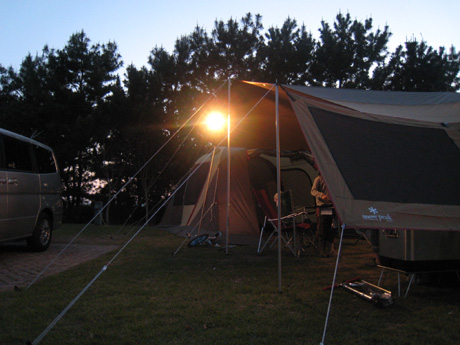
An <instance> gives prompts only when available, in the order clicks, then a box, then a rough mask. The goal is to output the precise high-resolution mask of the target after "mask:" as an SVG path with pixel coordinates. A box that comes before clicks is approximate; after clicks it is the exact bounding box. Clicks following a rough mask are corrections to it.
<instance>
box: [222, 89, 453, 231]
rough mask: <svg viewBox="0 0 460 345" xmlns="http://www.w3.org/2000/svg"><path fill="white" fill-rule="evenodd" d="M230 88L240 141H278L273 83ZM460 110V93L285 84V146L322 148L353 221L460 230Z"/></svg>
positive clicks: (345, 214) (316, 151)
mask: <svg viewBox="0 0 460 345" xmlns="http://www.w3.org/2000/svg"><path fill="white" fill-rule="evenodd" d="M231 92H232V93H231V95H232V97H231V103H232V109H231V118H232V120H231V127H232V128H234V130H233V131H232V138H231V140H232V145H234V146H240V147H253V148H265V149H274V148H275V129H276V127H275V111H276V108H275V92H274V88H273V85H272V84H261V83H244V82H236V83H234V84H233V87H232V91H231ZM459 109H460V95H459V94H456V93H405V92H386V91H385V92H384V91H364V90H343V89H323V88H308V87H291V86H287V85H285V86H282V87H280V88H279V114H280V123H279V129H280V145H281V149H282V150H302V149H308V150H310V151H311V152H312V153H313V156H314V157H315V160H316V162H317V164H318V166H319V169H320V170H321V172H322V174H323V176H324V179H325V181H326V184H327V185H328V188H329V190H330V194H331V195H332V198H333V201H334V204H335V207H336V209H337V213H338V215H339V217H340V219H341V221H342V222H343V223H345V224H346V225H347V227H359V228H399V229H426V230H460V192H459V191H460V131H459V128H460V127H459V124H460V111H459ZM245 116H246V117H245ZM237 123H239V125H238V126H237V127H235V126H236V124H237Z"/></svg>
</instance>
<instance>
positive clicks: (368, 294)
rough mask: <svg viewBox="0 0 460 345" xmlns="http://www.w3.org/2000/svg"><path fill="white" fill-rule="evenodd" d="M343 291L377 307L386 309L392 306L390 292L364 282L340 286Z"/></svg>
mask: <svg viewBox="0 0 460 345" xmlns="http://www.w3.org/2000/svg"><path fill="white" fill-rule="evenodd" d="M340 286H341V287H343V288H344V289H345V290H347V291H350V292H351V293H353V294H355V295H357V296H359V297H362V298H364V299H365V300H366V301H369V302H372V303H374V304H375V305H376V306H377V307H381V308H383V307H388V306H390V305H392V304H393V299H392V297H391V291H388V290H385V289H382V288H381V287H379V286H376V285H374V284H371V283H369V282H367V281H365V280H357V281H351V282H345V283H343V284H340Z"/></svg>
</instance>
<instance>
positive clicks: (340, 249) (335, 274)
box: [320, 224, 345, 345]
mask: <svg viewBox="0 0 460 345" xmlns="http://www.w3.org/2000/svg"><path fill="white" fill-rule="evenodd" d="M344 232H345V224H342V233H341V234H340V243H339V252H338V253H337V259H336V262H335V270H334V278H333V279H332V287H331V295H330V296H329V305H328V306H327V314H326V321H325V324H324V330H323V338H322V340H321V343H320V345H324V340H325V338H326V331H327V325H328V322H329V314H330V312H331V305H332V296H333V295H334V287H335V282H336V278H337V269H338V267H339V260H340V254H341V253H342V240H343V233H344Z"/></svg>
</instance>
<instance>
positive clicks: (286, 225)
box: [253, 189, 310, 256]
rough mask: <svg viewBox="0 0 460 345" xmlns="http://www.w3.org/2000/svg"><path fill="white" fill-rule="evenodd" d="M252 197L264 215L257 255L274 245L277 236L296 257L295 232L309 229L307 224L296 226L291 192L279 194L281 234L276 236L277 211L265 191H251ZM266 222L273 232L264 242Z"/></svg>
mask: <svg viewBox="0 0 460 345" xmlns="http://www.w3.org/2000/svg"><path fill="white" fill-rule="evenodd" d="M253 192H254V196H255V198H256V200H257V204H258V205H259V207H260V209H261V210H262V212H263V214H264V216H265V217H264V223H263V225H262V228H261V230H260V237H259V245H258V248H257V253H261V252H262V251H263V250H264V249H265V248H266V247H267V245H269V246H271V245H273V244H274V243H275V240H276V238H277V236H278V235H280V236H281V241H282V242H283V245H284V246H286V247H287V248H289V250H290V251H291V252H292V253H293V254H294V255H295V256H297V255H298V248H297V241H296V235H297V234H296V231H297V230H298V229H300V228H303V229H306V228H309V227H310V224H308V223H302V224H296V221H295V218H296V217H297V216H299V214H296V213H292V204H293V203H292V194H291V191H290V190H288V191H285V192H282V193H281V198H279V200H280V202H281V209H282V212H281V215H282V217H281V223H280V224H281V234H278V211H277V209H276V208H275V207H274V205H273V204H272V203H271V202H270V200H269V198H268V196H267V193H266V191H265V190H263V189H261V190H256V189H253ZM267 222H268V223H270V224H272V225H273V227H274V230H273V232H272V233H271V234H270V236H269V237H268V238H267V240H265V241H264V238H263V237H264V232H265V229H266V226H267Z"/></svg>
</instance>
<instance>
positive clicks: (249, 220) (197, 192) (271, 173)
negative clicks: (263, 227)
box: [159, 147, 316, 244]
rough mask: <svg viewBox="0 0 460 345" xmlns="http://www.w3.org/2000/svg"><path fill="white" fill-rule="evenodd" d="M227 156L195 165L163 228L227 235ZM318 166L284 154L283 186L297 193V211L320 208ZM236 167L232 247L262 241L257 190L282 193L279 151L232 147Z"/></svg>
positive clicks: (219, 153)
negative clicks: (314, 184)
mask: <svg viewBox="0 0 460 345" xmlns="http://www.w3.org/2000/svg"><path fill="white" fill-rule="evenodd" d="M227 153H228V150H227V148H226V147H218V148H216V149H215V151H213V152H211V153H209V154H206V155H204V156H202V157H200V158H199V159H198V160H197V161H196V162H195V165H194V168H193V169H192V171H193V170H195V169H196V171H195V173H194V174H193V175H192V176H191V177H190V179H189V180H187V182H186V183H184V185H183V186H182V188H181V189H180V190H178V191H177V192H176V193H175V194H174V196H173V197H172V199H171V201H170V202H169V203H168V205H167V207H166V210H165V214H164V216H163V217H162V220H161V222H160V224H159V226H160V227H166V228H167V229H168V231H170V232H172V233H175V234H178V235H182V236H183V235H185V234H186V233H190V234H192V235H198V234H201V233H210V232H212V231H218V230H220V231H221V232H225V230H226V199H227V189H226V186H227ZM312 163H313V162H312V160H311V157H310V156H309V155H308V153H303V152H300V153H297V152H283V153H282V157H281V161H280V164H281V181H282V184H283V188H284V189H285V190H290V191H291V192H292V198H293V203H294V205H293V206H294V208H295V209H299V210H300V209H306V208H312V207H313V206H314V199H313V197H312V196H311V195H310V194H309V191H310V189H311V186H312V181H313V179H314V178H315V176H316V171H315V169H314V168H313V166H312ZM230 165H231V192H230V199H231V208H230V219H231V229H230V234H229V241H230V243H232V244H251V243H256V242H257V240H258V239H259V231H260V224H261V223H262V221H263V218H262V217H263V215H262V213H261V211H260V209H259V207H258V205H257V203H256V200H255V199H254V196H253V193H252V190H265V192H266V193H267V195H270V196H273V195H274V194H275V193H276V191H277V185H276V157H275V154H274V152H273V151H268V150H249V149H243V148H232V149H231V163H230ZM311 221H314V219H311ZM222 242H223V241H222Z"/></svg>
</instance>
